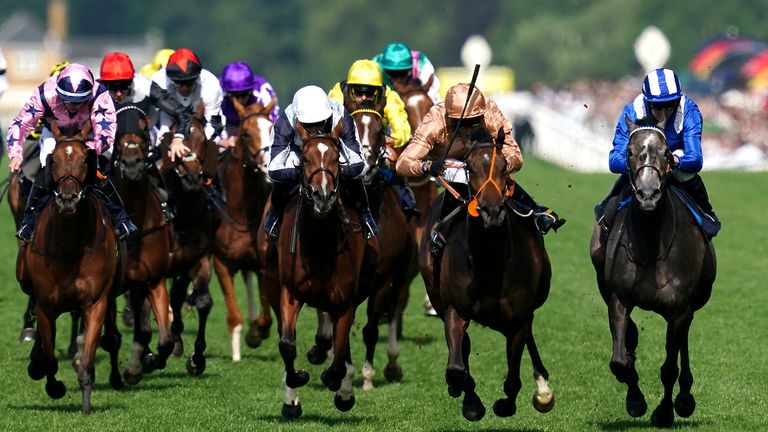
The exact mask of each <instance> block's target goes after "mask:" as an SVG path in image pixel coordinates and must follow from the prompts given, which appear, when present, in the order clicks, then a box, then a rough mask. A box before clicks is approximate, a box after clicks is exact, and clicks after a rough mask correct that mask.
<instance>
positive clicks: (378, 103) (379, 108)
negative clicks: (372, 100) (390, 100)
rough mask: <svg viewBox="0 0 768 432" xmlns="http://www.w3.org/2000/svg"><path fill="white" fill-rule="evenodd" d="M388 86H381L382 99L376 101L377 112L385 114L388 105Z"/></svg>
mask: <svg viewBox="0 0 768 432" xmlns="http://www.w3.org/2000/svg"><path fill="white" fill-rule="evenodd" d="M387 90H388V89H387V86H385V85H383V86H381V97H379V99H378V100H377V101H376V112H378V113H384V106H386V105H387Z"/></svg>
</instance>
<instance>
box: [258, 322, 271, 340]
mask: <svg viewBox="0 0 768 432" xmlns="http://www.w3.org/2000/svg"><path fill="white" fill-rule="evenodd" d="M270 327H272V324H271V323H270V324H267V325H263V326H259V337H260V338H261V340H264V339H267V338H268V337H269V328H270Z"/></svg>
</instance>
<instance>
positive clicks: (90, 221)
mask: <svg viewBox="0 0 768 432" xmlns="http://www.w3.org/2000/svg"><path fill="white" fill-rule="evenodd" d="M51 126H52V132H53V134H54V137H55V139H56V147H55V148H54V150H53V154H52V158H51V162H50V164H51V165H50V166H49V167H47V168H46V170H45V171H43V172H41V173H40V175H49V178H48V180H49V181H50V182H51V183H52V184H53V190H54V199H53V204H51V205H48V206H45V207H43V208H42V209H41V211H40V215H39V219H38V222H37V225H36V227H35V231H34V234H33V237H32V242H31V243H30V244H28V245H24V246H23V247H21V248H20V249H19V257H18V264H17V278H18V280H19V282H20V283H21V285H22V288H23V289H24V291H25V292H26V293H27V294H29V295H31V296H32V298H33V299H34V300H35V314H36V316H37V332H36V334H35V343H34V346H33V348H32V352H31V353H30V362H29V368H28V372H29V376H30V378H32V379H34V380H39V379H42V378H43V377H46V378H47V381H46V385H45V390H46V393H48V396H50V397H52V398H54V399H59V398H61V397H63V396H64V394H65V393H66V388H65V387H64V383H62V382H61V381H58V380H57V379H56V372H57V371H58V364H57V361H56V356H55V351H54V344H55V340H56V318H57V317H58V316H59V315H60V314H61V313H63V312H67V311H71V310H74V309H79V310H81V311H82V312H83V317H84V319H85V337H84V340H83V346H82V354H80V355H79V356H78V357H79V360H77V361H76V362H74V363H75V364H76V369H77V377H78V382H79V383H80V388H81V389H82V394H83V407H82V412H83V413H85V414H87V413H89V412H90V411H91V390H92V388H93V382H94V358H95V355H96V345H97V343H98V341H99V335H100V333H101V329H102V326H104V329H105V333H104V336H103V338H102V339H101V343H102V346H103V347H104V348H105V349H106V350H107V351H109V352H110V364H111V368H112V369H111V374H110V378H109V381H110V384H111V385H112V387H114V388H116V389H119V388H121V387H122V380H121V378H120V373H119V372H118V370H117V368H118V364H117V352H118V349H119V348H120V333H119V332H118V330H117V326H116V323H115V320H116V303H115V296H116V295H117V294H118V293H117V291H119V289H120V284H121V282H122V272H123V270H124V261H123V258H122V257H121V254H122V253H123V252H124V247H121V248H122V249H123V252H118V249H119V244H118V242H117V238H116V236H115V233H114V230H113V227H112V222H111V219H110V217H109V215H108V214H107V211H106V208H105V206H104V205H103V204H102V203H101V202H99V201H98V200H97V199H96V197H95V196H94V195H92V194H89V193H87V192H86V187H85V186H84V183H85V182H86V177H87V176H88V175H89V174H90V175H93V170H92V169H91V170H89V165H92V163H93V164H95V158H89V152H88V151H87V147H86V145H85V141H86V137H87V135H88V132H89V131H90V123H89V124H88V125H87V126H86V127H85V128H84V129H83V130H82V131H80V132H79V133H77V134H64V133H62V132H61V131H60V130H59V128H58V127H57V126H56V125H55V124H53V123H52V125H51ZM89 160H90V162H89ZM89 171H90V173H89ZM78 357H76V358H78Z"/></svg>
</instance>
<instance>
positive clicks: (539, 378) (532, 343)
mask: <svg viewBox="0 0 768 432" xmlns="http://www.w3.org/2000/svg"><path fill="white" fill-rule="evenodd" d="M525 345H526V347H527V348H528V355H529V356H530V357H531V364H532V366H533V379H534V380H535V381H536V391H535V392H534V393H533V407H534V408H536V411H538V412H540V413H546V412H549V411H550V410H552V407H553V406H554V405H555V394H554V393H553V392H552V388H551V387H550V386H549V372H547V368H546V367H544V362H543V361H542V360H541V356H540V355H539V349H538V348H537V347H536V340H535V339H534V338H533V314H531V320H530V324H529V325H528V337H527V338H526V341H525Z"/></svg>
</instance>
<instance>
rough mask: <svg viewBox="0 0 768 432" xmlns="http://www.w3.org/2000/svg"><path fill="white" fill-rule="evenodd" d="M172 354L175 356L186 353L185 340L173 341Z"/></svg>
mask: <svg viewBox="0 0 768 432" xmlns="http://www.w3.org/2000/svg"><path fill="white" fill-rule="evenodd" d="M171 355H172V356H174V357H181V356H182V355H184V342H182V341H181V340H179V341H176V342H174V343H173V351H171Z"/></svg>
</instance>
